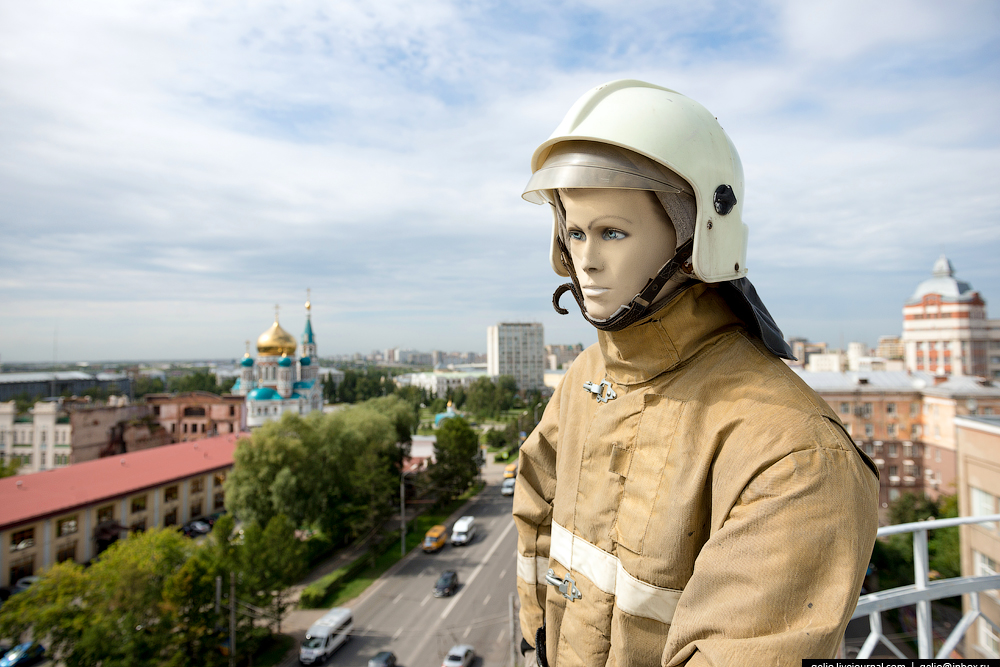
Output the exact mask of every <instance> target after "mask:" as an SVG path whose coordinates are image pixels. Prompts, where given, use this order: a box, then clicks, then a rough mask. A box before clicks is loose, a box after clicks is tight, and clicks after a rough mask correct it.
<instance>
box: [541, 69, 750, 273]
mask: <svg viewBox="0 0 1000 667" xmlns="http://www.w3.org/2000/svg"><path fill="white" fill-rule="evenodd" d="M577 141H587V142H598V143H601V144H610V145H612V146H618V147H620V148H625V149H627V150H629V151H632V152H634V153H638V154H639V155H641V156H644V157H646V158H649V160H650V161H651V162H652V163H655V164H652V165H649V164H643V163H644V162H645V161H635V160H633V161H631V163H630V164H622V160H621V158H620V154H619V155H618V156H616V154H617V151H609V152H608V153H607V155H603V156H602V155H594V154H591V155H590V156H589V158H583V159H581V158H580V154H579V153H578V152H577V151H574V150H572V149H571V148H569V147H568V146H561V147H558V148H556V147H557V145H558V144H563V143H564V142H577ZM626 162H627V160H626ZM662 167H666V169H663V168H662ZM531 171H532V177H531V180H530V181H529V182H528V185H527V187H526V188H525V191H524V194H522V197H524V199H526V200H527V201H531V202H533V203H538V204H541V203H544V202H546V201H548V202H550V203H554V202H555V197H553V196H552V194H551V191H552V190H555V189H557V188H571V187H591V188H592V187H606V188H627V189H641V190H653V191H657V192H673V193H680V192H683V193H686V194H692V193H693V196H694V201H695V205H696V217H695V220H694V229H693V238H694V245H693V249H692V255H691V264H692V269H693V273H694V275H695V276H696V277H697V278H699V279H700V280H702V281H704V282H709V283H718V282H723V281H729V280H736V279H738V278H742V277H743V276H745V275H746V273H747V267H746V252H747V226H746V225H745V224H743V219H742V212H743V165H742V163H741V162H740V156H739V154H738V153H737V152H736V148H735V147H734V146H733V143H732V141H730V139H729V137H728V135H726V133H725V131H724V130H723V129H722V126H721V125H719V121H718V120H717V119H716V118H715V117H714V116H713V115H712V114H711V113H710V112H709V111H708V110H707V109H705V107H703V106H701V105H700V104H698V103H697V102H695V101H694V100H692V99H690V98H688V97H685V96H683V95H681V94H680V93H678V92H675V91H673V90H670V89H668V88H662V87H660V86H655V85H653V84H650V83H644V82H642V81H635V80H632V79H622V80H620V81H612V82H611V83H606V84H604V85H603V86H598V87H596V88H594V89H593V90H591V91H589V92H587V93H586V94H585V95H584V96H583V97H581V98H580V99H579V100H577V102H576V104H574V105H573V107H572V108H571V109H570V110H569V113H567V114H566V117H565V118H563V120H562V122H561V123H560V124H559V126H558V127H557V128H556V130H555V132H553V133H552V136H551V137H549V138H548V140H546V141H545V143H543V144H542V145H541V146H539V147H538V149H537V150H535V154H534V155H533V156H532V158H531ZM677 176H679V177H680V179H682V180H680V181H679V180H678V179H677ZM552 234H553V238H552V253H551V262H552V268H553V269H554V270H555V272H556V273H558V274H559V275H561V276H568V275H569V274H568V272H567V270H566V268H565V266H564V265H563V262H562V260H561V259H560V249H559V244H558V221H557V220H556V221H554V223H553V232H552Z"/></svg>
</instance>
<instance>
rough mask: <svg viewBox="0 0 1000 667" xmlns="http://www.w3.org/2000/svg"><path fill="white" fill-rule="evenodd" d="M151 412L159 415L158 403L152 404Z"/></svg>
mask: <svg viewBox="0 0 1000 667" xmlns="http://www.w3.org/2000/svg"><path fill="white" fill-rule="evenodd" d="M153 414H154V415H156V416H157V417H159V416H160V406H159V405H154V406H153Z"/></svg>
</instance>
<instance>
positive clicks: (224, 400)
mask: <svg viewBox="0 0 1000 667" xmlns="http://www.w3.org/2000/svg"><path fill="white" fill-rule="evenodd" d="M145 400H146V405H147V406H148V407H149V409H150V411H151V412H152V415H153V419H154V420H155V421H156V423H157V424H159V425H160V426H161V427H163V429H164V430H166V431H167V432H168V433H169V434H170V437H171V441H172V442H188V441H191V440H200V439H201V438H206V437H211V436H214V435H222V434H224V433H239V432H240V431H245V430H246V428H247V422H246V402H245V399H244V398H243V397H242V396H236V395H233V394H227V395H225V396H217V395H215V394H212V393H210V392H207V391H187V392H183V393H179V394H146V396H145Z"/></svg>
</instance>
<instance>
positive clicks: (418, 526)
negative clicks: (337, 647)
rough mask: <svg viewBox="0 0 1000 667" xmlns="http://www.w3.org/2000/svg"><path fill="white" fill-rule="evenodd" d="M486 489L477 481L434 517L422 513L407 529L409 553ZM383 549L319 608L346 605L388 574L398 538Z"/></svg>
mask: <svg viewBox="0 0 1000 667" xmlns="http://www.w3.org/2000/svg"><path fill="white" fill-rule="evenodd" d="M483 486H484V485H483V484H482V483H479V482H477V483H476V484H474V485H473V486H472V487H471V488H470V489H469V490H468V491H466V492H465V493H463V494H462V495H460V496H459V497H458V498H456V499H455V500H453V501H452V502H450V503H449V504H448V505H446V506H445V507H442V508H441V509H440V510H438V511H435V512H434V513H433V514H431V513H424V514H421V515H420V516H418V517H417V518H416V519H414V520H413V521H410V522H409V523H408V524H407V527H406V552H407V553H409V552H410V551H411V550H413V549H414V548H416V547H418V546H420V544H421V543H422V542H423V541H424V534H425V533H426V532H427V531H428V530H429V529H430V528H431V527H432V526H436V525H438V524H440V523H444V522H445V520H446V519H447V518H448V517H449V516H450V515H451V513H452V512H454V511H455V510H457V509H458V508H459V507H461V506H462V505H464V504H465V502H466V501H467V500H468V499H469V498H471V497H472V496H474V495H476V494H477V493H479V492H480V491H481V490H482V489H483ZM383 548H384V551H383V552H382V554H380V555H377V556H375V557H374V559H373V561H372V564H371V565H369V566H368V567H366V568H365V569H363V570H361V571H360V572H358V573H357V574H356V575H354V576H353V577H349V578H347V579H345V580H344V581H343V583H341V585H340V586H338V587H337V589H336V590H335V591H334V592H333V593H331V594H330V595H328V596H327V597H326V598H324V599H323V603H322V604H321V605H320V607H324V608H329V607H340V606H343V605H344V603H345V602H348V601H349V600H353V599H354V598H356V597H358V596H359V595H361V594H362V593H363V592H364V591H365V589H366V588H368V587H369V586H371V585H372V583H374V582H375V580H376V579H378V578H379V577H381V576H382V575H383V574H385V571H386V570H388V569H389V568H390V567H392V566H393V564H395V563H396V562H397V561H399V560H400V555H399V539H398V538H397V539H395V540H393V541H392V542H390V543H389V544H388V545H385V546H384V547H383ZM368 557H370V555H369V556H362V558H368Z"/></svg>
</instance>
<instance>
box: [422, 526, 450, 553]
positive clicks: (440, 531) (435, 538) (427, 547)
mask: <svg viewBox="0 0 1000 667" xmlns="http://www.w3.org/2000/svg"><path fill="white" fill-rule="evenodd" d="M447 541H448V529H447V528H445V527H444V526H434V527H433V528H431V529H430V530H428V531H427V534H426V535H424V551H426V552H428V553H429V552H431V551H437V550H438V549H440V548H441V547H443V546H444V545H445V543H446V542H447Z"/></svg>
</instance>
